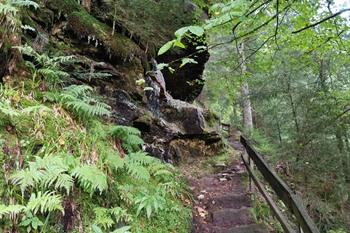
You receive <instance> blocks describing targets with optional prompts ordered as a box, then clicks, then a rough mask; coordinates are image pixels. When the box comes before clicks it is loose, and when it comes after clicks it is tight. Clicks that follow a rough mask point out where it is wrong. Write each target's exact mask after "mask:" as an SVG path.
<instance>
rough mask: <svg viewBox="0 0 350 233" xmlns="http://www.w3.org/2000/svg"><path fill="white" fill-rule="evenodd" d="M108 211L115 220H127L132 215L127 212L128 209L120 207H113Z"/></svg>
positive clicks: (129, 219)
mask: <svg viewBox="0 0 350 233" xmlns="http://www.w3.org/2000/svg"><path fill="white" fill-rule="evenodd" d="M110 213H111V215H113V217H114V218H115V220H116V222H120V221H124V222H129V221H131V220H132V217H131V215H130V214H128V211H127V210H126V209H123V208H121V207H114V208H112V209H110Z"/></svg>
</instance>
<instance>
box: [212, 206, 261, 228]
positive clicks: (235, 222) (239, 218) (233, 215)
mask: <svg viewBox="0 0 350 233" xmlns="http://www.w3.org/2000/svg"><path fill="white" fill-rule="evenodd" d="M210 217H211V222H212V224H213V225H214V226H220V227H227V226H232V227H233V226H240V225H248V224H252V223H254V221H253V218H252V216H251V213H250V209H249V208H241V209H220V210H216V211H213V212H211V213H210Z"/></svg>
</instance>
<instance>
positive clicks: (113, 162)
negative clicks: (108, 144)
mask: <svg viewBox="0 0 350 233" xmlns="http://www.w3.org/2000/svg"><path fill="white" fill-rule="evenodd" d="M105 162H106V163H107V164H108V165H109V166H111V167H112V169H114V170H116V171H117V170H119V169H121V168H123V167H124V159H122V158H121V157H120V156H119V155H118V154H115V153H108V154H107V156H106V159H105Z"/></svg>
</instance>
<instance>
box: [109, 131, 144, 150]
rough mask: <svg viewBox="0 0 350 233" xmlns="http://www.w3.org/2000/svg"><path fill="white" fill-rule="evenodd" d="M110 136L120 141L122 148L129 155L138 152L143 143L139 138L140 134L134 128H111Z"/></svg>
mask: <svg viewBox="0 0 350 233" xmlns="http://www.w3.org/2000/svg"><path fill="white" fill-rule="evenodd" d="M110 134H111V136H112V137H114V138H117V139H120V140H122V142H123V148H124V149H125V150H127V151H128V152H130V153H131V152H136V151H138V150H140V146H142V145H143V143H144V142H143V140H142V139H141V137H140V136H141V132H140V131H139V130H138V129H136V128H132V127H128V126H121V125H118V126H114V127H112V128H111V130H110Z"/></svg>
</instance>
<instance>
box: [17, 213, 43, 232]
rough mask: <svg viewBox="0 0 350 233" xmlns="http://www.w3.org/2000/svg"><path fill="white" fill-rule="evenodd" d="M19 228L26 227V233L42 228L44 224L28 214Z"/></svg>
mask: <svg viewBox="0 0 350 233" xmlns="http://www.w3.org/2000/svg"><path fill="white" fill-rule="evenodd" d="M19 226H20V227H26V228H27V232H33V231H36V230H38V229H39V227H42V226H44V223H43V222H42V221H41V220H40V219H39V218H38V217H34V216H33V215H32V213H28V214H27V216H26V218H25V219H23V220H22V222H21V223H20V224H19Z"/></svg>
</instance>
